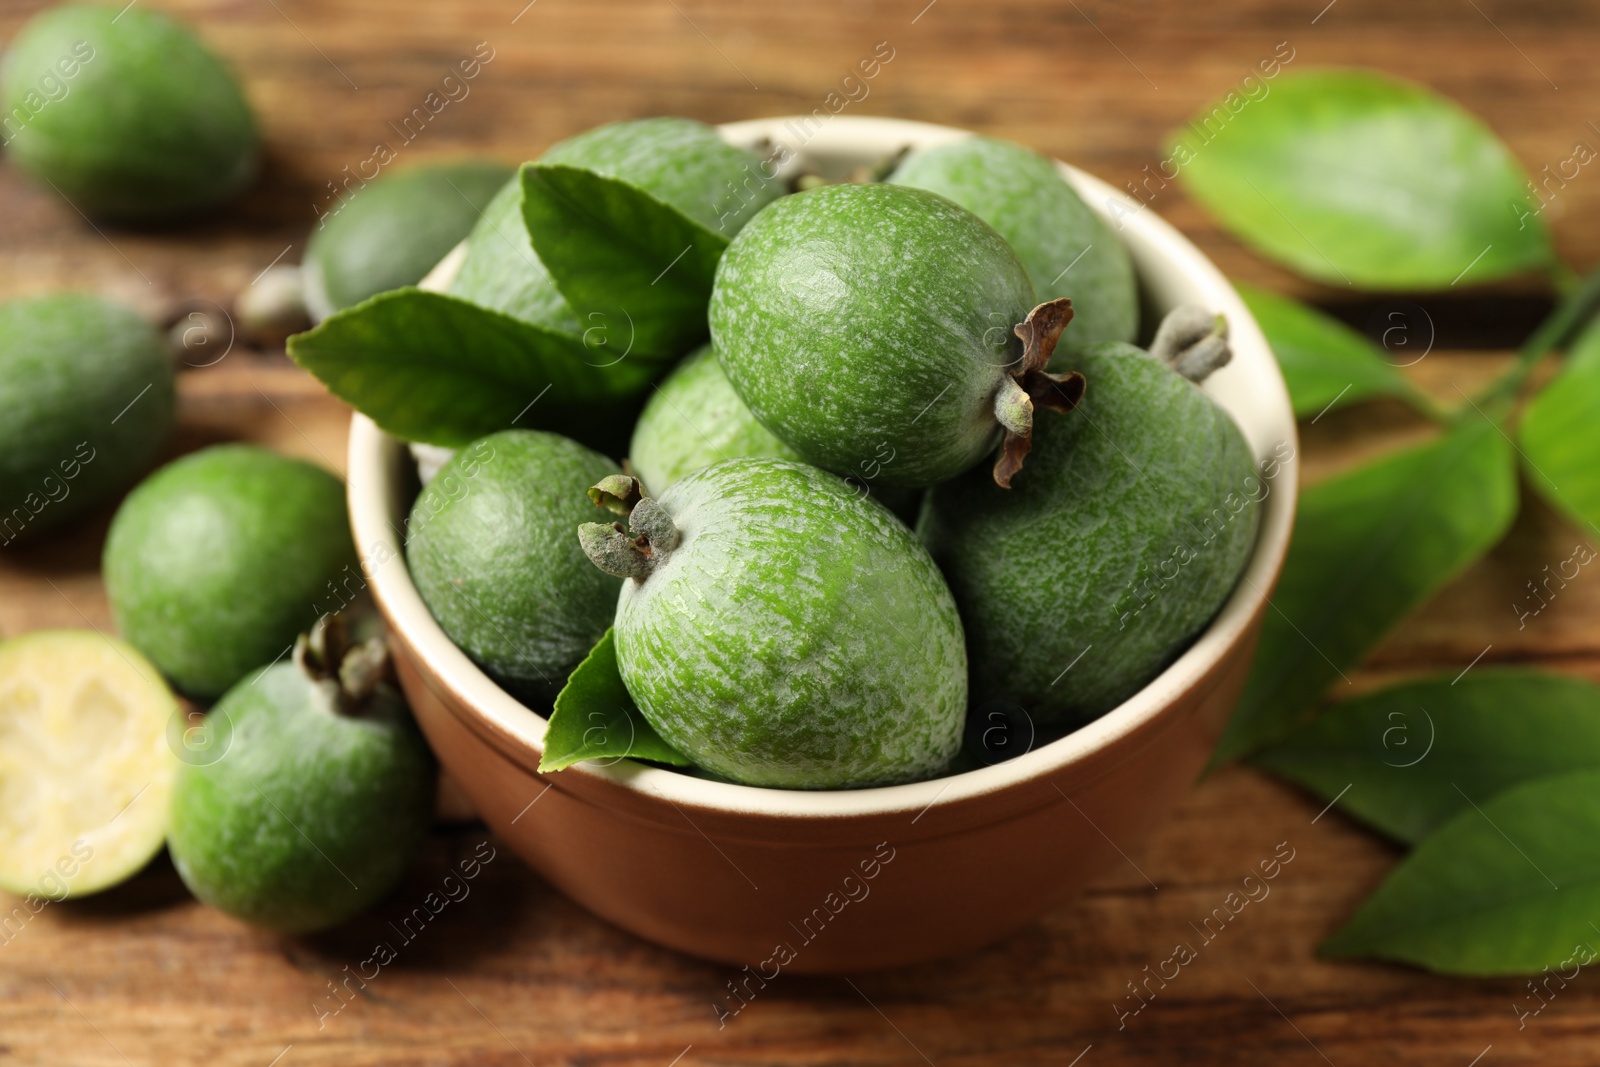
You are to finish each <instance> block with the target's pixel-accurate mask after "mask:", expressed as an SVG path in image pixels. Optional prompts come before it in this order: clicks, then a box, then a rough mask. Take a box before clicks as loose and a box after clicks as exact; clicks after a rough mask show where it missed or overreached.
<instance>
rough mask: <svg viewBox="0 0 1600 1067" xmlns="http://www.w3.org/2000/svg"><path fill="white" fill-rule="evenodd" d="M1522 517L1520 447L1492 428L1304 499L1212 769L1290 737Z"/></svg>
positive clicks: (1396, 457) (1398, 458) (1481, 422)
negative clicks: (1335, 686)
mask: <svg viewBox="0 0 1600 1067" xmlns="http://www.w3.org/2000/svg"><path fill="white" fill-rule="evenodd" d="M1516 511H1517V480H1516V464H1515V462H1514V457H1513V452H1512V449H1511V444H1510V442H1509V441H1507V440H1506V439H1505V437H1503V436H1502V435H1501V433H1500V430H1499V428H1498V427H1497V426H1496V425H1495V424H1493V423H1491V422H1489V421H1488V420H1486V419H1474V420H1473V421H1470V422H1467V423H1465V424H1463V425H1460V426H1457V427H1455V428H1454V429H1452V430H1450V431H1449V432H1448V433H1446V434H1445V435H1444V436H1442V437H1441V438H1440V439H1438V440H1437V441H1433V442H1430V443H1428V444H1426V445H1422V446H1420V447H1417V448H1411V449H1406V450H1405V451H1402V452H1397V453H1395V454H1393V455H1389V456H1385V457H1384V458H1382V459H1380V460H1378V461H1377V462H1375V463H1372V464H1368V465H1366V466H1363V467H1358V468H1357V469H1355V470H1353V471H1348V472H1346V473H1343V474H1340V475H1338V476H1337V477H1334V478H1330V479H1328V480H1327V481H1325V482H1321V483H1320V484H1317V485H1314V486H1312V487H1311V488H1309V489H1307V490H1305V491H1304V492H1302V493H1301V494H1300V503H1299V513H1298V516H1297V518H1296V520H1295V531H1294V539H1293V540H1292V541H1291V542H1290V545H1289V557H1288V560H1287V561H1286V562H1285V564H1284V569H1283V576H1282V578H1280V579H1279V582H1278V588H1277V590H1276V592H1275V593H1274V594H1273V595H1272V606H1271V607H1270V608H1269V609H1268V610H1267V615H1266V618H1265V620H1264V623H1263V625H1262V629H1261V644H1260V647H1259V648H1258V649H1257V650H1256V656H1255V661H1254V665H1253V666H1252V668H1251V672H1250V678H1249V680H1248V681H1247V682H1246V684H1245V690H1244V695H1243V696H1242V697H1240V700H1239V706H1238V708H1237V709H1236V710H1235V711H1234V715H1233V720H1232V721H1231V722H1229V724H1228V728H1227V730H1226V731H1225V732H1224V734H1223V737H1222V741H1221V743H1220V744H1219V746H1218V748H1217V752H1216V755H1215V756H1214V757H1213V760H1214V761H1221V760H1228V759H1237V758H1239V757H1240V756H1243V755H1246V754H1248V753H1250V752H1253V751H1255V750H1256V749H1257V748H1260V747H1261V746H1262V745H1263V744H1266V743H1268V742H1271V741H1275V740H1278V739H1279V738H1281V737H1283V736H1284V735H1285V734H1286V733H1288V732H1289V731H1290V730H1291V729H1293V728H1294V726H1295V725H1296V724H1297V722H1298V721H1299V720H1300V718H1301V716H1302V715H1303V713H1304V712H1306V710H1307V709H1308V708H1310V707H1311V706H1312V704H1313V703H1315V701H1316V700H1317V699H1318V698H1319V697H1320V696H1322V694H1323V692H1324V691H1325V690H1326V689H1327V688H1328V686H1329V685H1330V684H1332V683H1334V682H1336V681H1338V682H1341V683H1342V681H1343V678H1342V672H1344V671H1345V670H1346V669H1348V668H1350V667H1353V666H1355V665H1356V664H1357V663H1359V662H1360V661H1361V660H1362V658H1364V657H1365V656H1366V654H1367V653H1368V652H1370V651H1371V650H1372V648H1373V647H1374V646H1375V645H1376V644H1377V643H1378V642H1379V641H1380V640H1381V639H1382V638H1383V636H1384V634H1386V633H1387V632H1388V631H1389V629H1390V628H1391V627H1393V626H1394V625H1395V624H1396V623H1397V622H1399V621H1400V620H1401V619H1402V618H1404V617H1405V616H1406V615H1407V614H1408V613H1409V612H1411V611H1412V610H1413V609H1415V608H1416V607H1418V606H1420V605H1421V604H1422V603H1423V602H1424V601H1426V600H1427V599H1428V598H1429V597H1431V596H1432V595H1433V594H1434V593H1435V592H1437V591H1438V590H1439V589H1440V588H1441V587H1442V586H1443V585H1444V584H1445V583H1446V582H1448V581H1450V579H1452V578H1454V577H1455V576H1456V575H1457V574H1459V573H1460V572H1461V571H1462V570H1464V569H1465V568H1466V567H1467V565H1468V564H1470V563H1472V562H1473V561H1474V560H1476V559H1477V558H1478V557H1479V556H1481V555H1483V553H1485V552H1486V551H1488V550H1489V548H1490V547H1491V546H1493V545H1494V543H1495V542H1496V541H1498V540H1500V538H1501V536H1502V535H1503V534H1504V533H1505V531H1506V529H1507V527H1509V526H1510V525H1511V520H1512V518H1513V517H1515V515H1516Z"/></svg>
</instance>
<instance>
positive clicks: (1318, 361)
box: [1235, 283, 1433, 417]
mask: <svg viewBox="0 0 1600 1067" xmlns="http://www.w3.org/2000/svg"><path fill="white" fill-rule="evenodd" d="M1235 288H1237V289H1238V290H1239V295H1240V296H1241V297H1243V298H1244V302H1245V306H1247V307H1248V308H1249V309H1250V314H1251V315H1253V316H1255V320H1256V322H1257V323H1258V324H1260V326H1261V330H1262V332H1263V333H1265V334H1266V335H1267V343H1268V344H1269V345H1271V346H1272V352H1273V354H1274V355H1276V356H1277V357H1278V367H1279V368H1280V369H1281V370H1282V371H1283V380H1284V382H1285V383H1287V385H1288V386H1289V399H1290V401H1291V403H1293V405H1294V413H1295V414H1296V415H1298V416H1301V417H1304V416H1307V415H1311V416H1316V415H1320V414H1321V413H1322V412H1324V411H1328V410H1332V409H1333V408H1336V407H1340V408H1342V407H1345V406H1347V405H1350V404H1354V403H1355V402H1356V401H1358V400H1367V399H1370V398H1372V397H1379V396H1392V397H1398V398H1400V399H1401V400H1404V401H1406V402H1407V403H1409V404H1411V405H1412V406H1413V407H1415V408H1417V410H1419V411H1421V412H1423V413H1424V414H1431V413H1432V411H1433V404H1432V402H1431V401H1430V400H1429V399H1428V398H1427V397H1425V396H1423V395H1422V394H1421V393H1420V392H1418V390H1417V388H1416V387H1415V386H1414V385H1412V384H1411V382H1410V381H1409V380H1408V379H1407V378H1406V376H1405V375H1403V374H1401V373H1400V372H1399V371H1398V370H1396V369H1395V368H1394V366H1392V365H1391V364H1390V363H1389V362H1388V361H1386V360H1385V359H1384V358H1383V353H1382V351H1380V350H1379V349H1378V348H1377V347H1376V346H1375V345H1373V344H1372V343H1371V342H1369V341H1368V340H1367V339H1366V338H1365V337H1363V336H1361V335H1360V334H1359V333H1357V332H1356V331H1354V330H1352V329H1351V328H1350V327H1348V326H1346V325H1345V324H1344V323H1342V322H1339V321H1338V320H1337V319H1333V318H1330V317H1329V316H1327V315H1324V314H1322V313H1321V312H1320V311H1316V310H1314V309H1312V308H1309V307H1307V306H1306V305H1304V304H1302V303H1300V302H1299V301H1297V300H1291V299H1289V298H1288V297H1286V296H1279V295H1278V294H1277V293H1269V292H1267V291H1266V290H1265V289H1257V288H1256V287H1255V286H1253V285H1245V284H1243V283H1235Z"/></svg>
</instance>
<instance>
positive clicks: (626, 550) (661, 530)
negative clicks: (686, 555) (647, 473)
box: [578, 474, 681, 581]
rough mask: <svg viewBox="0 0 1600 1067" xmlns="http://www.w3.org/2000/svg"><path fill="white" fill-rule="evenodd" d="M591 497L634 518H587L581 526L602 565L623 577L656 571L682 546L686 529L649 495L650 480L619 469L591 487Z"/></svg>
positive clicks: (582, 537)
mask: <svg viewBox="0 0 1600 1067" xmlns="http://www.w3.org/2000/svg"><path fill="white" fill-rule="evenodd" d="M589 499H590V500H592V501H594V502H595V503H596V504H597V505H599V506H600V507H603V508H605V509H606V510H607V511H611V512H614V513H615V514H617V515H621V516H622V517H623V518H625V519H627V520H628V527H627V528H624V527H623V525H622V523H620V522H611V523H605V522H586V523H584V524H583V525H582V526H579V527H578V543H579V544H581V545H582V546H583V551H584V554H585V555H587V556H588V557H589V559H590V561H591V562H592V563H594V565H595V566H596V567H599V568H600V569H601V570H603V571H605V572H606V573H607V574H614V575H616V576H617V577H618V578H636V579H638V580H639V581H644V579H646V578H648V577H649V576H650V572H651V571H653V570H655V568H656V567H658V566H660V565H661V564H662V563H663V562H664V561H665V560H666V558H667V556H668V555H669V554H671V552H672V550H673V549H675V548H677V547H678V542H679V540H680V539H681V535H680V534H679V532H678V527H677V525H676V524H675V523H674V522H673V521H672V516H671V515H669V514H667V510H666V509H665V508H663V507H662V506H661V504H660V503H659V502H658V501H657V500H656V499H655V497H647V496H645V495H644V485H643V483H641V482H640V481H639V479H637V478H635V477H633V476H631V475H627V474H613V475H611V476H610V477H609V478H603V479H601V480H600V481H599V482H596V483H595V484H594V485H593V486H592V487H590V489H589Z"/></svg>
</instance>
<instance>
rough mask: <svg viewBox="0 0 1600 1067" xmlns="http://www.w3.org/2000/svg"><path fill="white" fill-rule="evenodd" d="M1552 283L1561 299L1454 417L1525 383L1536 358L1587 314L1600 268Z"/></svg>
mask: <svg viewBox="0 0 1600 1067" xmlns="http://www.w3.org/2000/svg"><path fill="white" fill-rule="evenodd" d="M1568 273H1569V274H1570V273H1571V272H1570V271H1569V272H1568ZM1574 277H1576V276H1574ZM1556 284H1557V287H1558V288H1561V289H1564V290H1565V293H1564V295H1563V296H1562V298H1561V302H1560V303H1559V304H1557V305H1556V306H1555V310H1553V311H1551V312H1550V314H1548V315H1546V316H1545V319H1544V321H1543V322H1541V323H1540V324H1539V328H1538V329H1536V330H1534V331H1533V333H1532V334H1530V335H1529V337H1528V339H1527V340H1526V341H1524V342H1522V347H1521V348H1519V349H1518V350H1517V359H1516V362H1515V363H1514V364H1512V366H1511V368H1510V369H1509V370H1507V371H1506V372H1505V373H1504V374H1502V375H1501V376H1500V377H1499V378H1497V379H1495V380H1494V381H1493V382H1490V383H1489V385H1488V386H1487V387H1486V388H1485V389H1484V390H1483V391H1482V392H1480V393H1479V394H1478V395H1477V396H1475V397H1473V398H1472V402H1471V403H1469V404H1466V405H1463V407H1462V408H1460V409H1457V411H1456V419H1457V420H1458V421H1459V420H1460V419H1462V418H1465V417H1467V416H1468V415H1469V414H1470V413H1471V412H1472V411H1473V406H1474V405H1476V406H1478V407H1491V406H1495V405H1499V404H1502V403H1505V402H1506V401H1509V400H1511V399H1513V398H1515V397H1516V395H1517V393H1518V392H1520V391H1521V389H1522V387H1523V385H1525V384H1526V383H1527V381H1528V376H1529V375H1531V374H1532V373H1533V371H1534V368H1535V367H1537V366H1538V365H1539V361H1540V360H1542V359H1544V357H1545V356H1547V355H1549V354H1550V352H1551V350H1552V349H1555V348H1558V347H1560V346H1561V345H1563V344H1565V343H1566V342H1567V341H1568V340H1569V339H1570V338H1571V337H1572V335H1573V333H1574V332H1575V331H1576V330H1577V328H1578V327H1579V325H1581V324H1582V323H1583V322H1584V321H1585V320H1586V319H1587V318H1588V317H1589V313H1590V311H1591V310H1592V309H1593V307H1594V305H1595V303H1596V301H1600V269H1597V270H1594V271H1591V272H1590V273H1589V274H1587V275H1585V276H1584V277H1583V278H1582V279H1579V280H1577V282H1576V284H1572V283H1567V282H1563V281H1562V280H1559V279H1558V280H1557V282H1556Z"/></svg>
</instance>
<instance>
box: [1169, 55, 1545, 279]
mask: <svg viewBox="0 0 1600 1067" xmlns="http://www.w3.org/2000/svg"><path fill="white" fill-rule="evenodd" d="M1262 85H1263V86H1264V87H1266V89H1267V92H1266V94H1265V95H1263V96H1261V97H1259V98H1256V99H1253V100H1251V99H1246V98H1244V97H1242V96H1240V95H1239V94H1237V93H1230V94H1229V95H1228V96H1227V97H1224V98H1223V99H1222V100H1220V101H1218V102H1217V103H1215V104H1213V105H1212V106H1211V107H1209V108H1207V109H1206V110H1204V111H1202V112H1200V113H1199V114H1198V115H1196V116H1195V117H1194V118H1193V119H1191V120H1190V122H1189V124H1188V125H1187V126H1185V127H1184V128H1183V129H1181V130H1177V131H1174V133H1173V136H1172V140H1171V142H1170V151H1171V153H1172V157H1171V160H1170V165H1171V166H1174V167H1176V168H1177V169H1178V170H1179V172H1180V173H1182V175H1183V177H1184V180H1185V183H1186V186H1187V188H1188V189H1189V191H1190V192H1191V193H1193V194H1194V196H1195V197H1196V198H1197V199H1199V200H1200V202H1201V203H1203V204H1205V206H1206V207H1207V208H1209V209H1210V210H1211V212H1212V213H1213V214H1214V215H1216V216H1217V217H1218V218H1219V219H1220V220H1221V221H1222V222H1223V224H1224V225H1226V226H1227V227H1228V228H1230V229H1232V230H1233V231H1234V232H1236V233H1237V234H1238V235H1239V236H1240V237H1241V238H1243V239H1244V241H1245V242H1246V243H1247V244H1249V245H1250V246H1251V247H1253V248H1255V249H1256V250H1257V251H1259V252H1261V253H1262V254H1263V255H1266V256H1268V257H1269V258H1272V259H1275V260H1277V261H1278V262H1280V263H1283V264H1285V265H1286V266H1288V267H1290V268H1292V269H1294V270H1297V271H1299V272H1300V273H1301V274H1304V275H1306V276H1307V277H1309V278H1315V279H1317V280H1318V281H1323V282H1329V283H1332V284H1336V285H1341V284H1342V285H1355V286H1361V287H1364V288H1369V289H1435V288H1445V287H1448V286H1450V285H1451V284H1453V283H1455V282H1457V281H1469V282H1486V281H1490V280H1492V279H1495V278H1501V277H1504V276H1506V275H1509V274H1515V273H1517V272H1518V271H1522V270H1527V269H1529V268H1534V267H1544V266H1549V265H1550V264H1552V263H1553V262H1554V261H1555V256H1554V252H1553V251H1552V249H1551V245H1550V236H1549V232H1548V231H1547V230H1546V228H1545V225H1544V222H1543V220H1542V219H1541V218H1539V216H1538V215H1536V214H1534V210H1535V208H1534V205H1533V204H1532V203H1531V202H1530V201H1529V199H1528V193H1527V187H1528V178H1527V175H1526V174H1525V173H1524V172H1523V170H1522V168H1521V167H1520V166H1519V165H1518V163H1517V161H1516V159H1515V158H1514V157H1513V156H1512V155H1511V153H1510V152H1509V151H1508V150H1507V149H1506V147H1505V145H1503V144H1502V143H1501V142H1500V141H1499V139H1498V138H1496V137H1495V135H1494V134H1493V132H1491V131H1490V130H1489V128H1488V127H1486V126H1485V125H1484V124H1483V123H1481V122H1479V121H1478V120H1477V119H1476V118H1474V117H1473V116H1472V115H1470V114H1468V113H1467V112H1466V111H1464V110H1462V109H1461V108H1460V107H1457V106H1456V105H1455V104H1454V103H1452V102H1451V101H1449V100H1446V99H1445V98H1444V97H1441V96H1439V95H1437V94H1435V93H1433V92H1432V91H1430V90H1428V89H1424V88H1423V87H1421V86H1419V85H1414V84H1412V83H1410V82H1405V81H1400V80H1398V79H1395V78H1391V77H1389V76H1388V75H1385V74H1379V73H1376V72H1373V71H1364V70H1317V71H1308V72H1305V73H1301V74H1286V75H1284V76H1282V77H1280V78H1278V79H1276V80H1275V81H1271V82H1263V83H1262Z"/></svg>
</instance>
